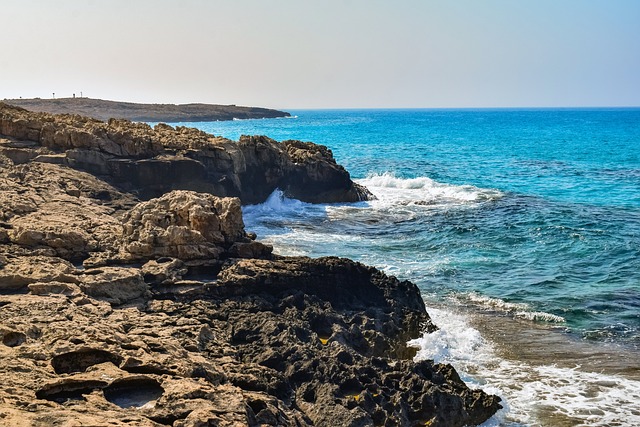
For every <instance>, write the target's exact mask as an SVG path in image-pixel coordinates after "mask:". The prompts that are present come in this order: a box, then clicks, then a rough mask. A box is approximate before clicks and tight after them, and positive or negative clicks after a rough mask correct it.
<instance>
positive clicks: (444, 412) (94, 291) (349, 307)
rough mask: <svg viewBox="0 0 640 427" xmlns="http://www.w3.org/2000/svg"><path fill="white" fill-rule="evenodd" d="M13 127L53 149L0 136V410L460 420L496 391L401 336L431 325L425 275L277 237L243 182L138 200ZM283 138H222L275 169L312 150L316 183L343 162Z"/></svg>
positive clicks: (146, 145) (304, 175)
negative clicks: (254, 211) (268, 238)
mask: <svg viewBox="0 0 640 427" xmlns="http://www.w3.org/2000/svg"><path fill="white" fill-rule="evenodd" d="M185 132H187V133H194V132H195V133H194V135H195V137H194V138H195V139H194V140H192V141H191V140H190V141H191V143H192V144H194V146H196V145H198V144H199V142H198V139H197V135H200V134H199V133H197V132H196V131H192V130H187V131H185ZM54 139H55V138H54ZM80 139H81V138H80ZM80 139H77V138H76V139H74V140H75V141H80ZM125 140H127V141H129V142H131V141H130V140H128V139H126V138H125ZM85 142H86V141H85ZM65 143H66V142H65ZM12 144H14V145H13V148H14V149H15V150H23V149H24V150H27V151H26V152H27V153H28V152H29V150H34V149H35V150H37V152H38V154H37V156H44V158H45V159H47V160H48V161H46V162H45V161H36V160H35V159H36V158H33V159H32V160H31V161H26V162H24V163H21V161H20V160H21V159H24V158H29V155H25V154H24V152H21V153H22V154H20V156H17V155H16V152H14V151H10V152H9V154H11V155H12V156H13V157H12V158H14V159H17V160H18V163H21V164H15V163H14V162H13V161H12V160H11V159H10V158H9V157H6V156H3V155H2V154H0V340H1V344H0V373H1V375H2V378H3V379H4V386H3V387H0V424H3V425H12V426H13V425H16V426H21V425H30V426H31V425H33V426H48V425H113V426H131V425H136V426H138V425H140V426H162V425H172V426H174V427H187V426H189V427H195V426H203V425H220V426H247V425H248V426H264V425H273V426H296V427H300V426H374V425H388V426H414V425H431V426H464V425H475V424H480V423H482V422H484V421H485V420H487V419H488V418H489V417H490V416H491V415H492V414H494V413H495V412H496V411H497V410H498V409H499V408H500V405H499V398H498V397H496V396H491V395H488V394H486V393H484V392H483V391H480V390H472V389H469V388H468V387H467V386H466V385H465V384H464V382H463V381H461V380H460V378H459V377H458V375H457V374H456V372H455V370H454V369H453V368H452V367H451V366H449V365H442V364H435V363H433V362H432V361H422V362H413V361H412V356H413V355H414V353H415V350H414V349H412V348H409V347H407V344H406V343H407V341H408V340H410V339H413V338H416V337H418V336H420V335H421V334H422V333H424V332H429V331H433V330H435V328H436V326H434V325H433V324H432V323H431V320H430V318H429V316H428V314H427V312H426V311H425V307H424V304H423V302H422V299H421V296H420V292H419V290H418V289H417V287H416V286H415V285H414V284H412V283H410V282H406V281H399V280H397V279H396V278H393V277H389V276H387V275H385V274H384V273H382V272H380V271H378V270H376V269H375V268H371V267H367V266H365V265H362V264H359V263H356V262H353V261H350V260H347V259H340V258H332V257H330V258H321V259H310V258H304V257H297V258H287V257H280V256H277V255H273V254H272V249H271V247H269V246H267V245H264V244H262V243H260V242H259V241H256V240H254V239H255V235H254V234H251V233H247V232H246V231H245V229H244V223H243V221H242V212H241V207H240V201H239V200H238V199H237V198H221V197H217V196H214V195H212V194H210V193H196V192H193V191H187V190H178V191H171V192H167V193H165V194H162V195H161V196H160V197H158V198H153V199H150V200H146V201H140V200H139V199H137V198H136V197H135V195H133V194H131V193H126V192H123V191H121V189H118V188H117V187H115V186H113V185H111V184H109V183H107V182H105V181H104V180H101V179H99V178H98V177H96V176H94V175H91V174H89V173H86V172H82V171H78V170H75V169H73V168H71V167H69V165H68V164H67V163H65V162H58V161H57V160H56V159H58V157H55V156H57V154H51V152H49V151H47V150H50V149H49V148H47V147H45V146H41V145H39V146H38V147H39V148H37V147H36V148H34V147H33V146H29V144H27V145H23V146H19V145H15V144H16V142H15V141H13V142H12ZM22 144H24V143H22ZM155 144H156V143H155V142H153V141H150V140H149V141H146V142H145V140H141V141H140V143H135V144H134V143H126V144H125V143H123V144H122V145H120V146H122V147H124V146H126V147H127V150H131V151H136V150H138V151H139V152H141V153H142V152H145V150H154V149H155V148H154V147H155V146H156V145H155ZM273 144H274V145H273V147H272V142H271V141H270V140H268V139H264V138H253V139H251V138H244V139H242V140H241V142H240V143H239V144H235V145H233V146H230V147H231V148H230V150H231V149H233V150H236V151H228V152H226V151H225V153H226V154H225V155H228V156H229V158H228V159H229V162H231V163H233V162H236V161H238V159H241V158H245V160H246V157H242V156H244V154H242V152H243V151H242V150H244V149H246V147H245V148H242V147H240V146H243V145H246V146H247V147H253V148H252V149H254V150H255V153H254V154H252V156H254V157H252V158H255V159H258V158H260V159H266V161H262V160H261V161H256V162H255V163H252V164H251V165H252V166H255V167H256V168H262V169H260V170H259V171H256V172H255V173H256V177H258V176H263V177H265V178H264V179H267V178H266V177H274V176H277V171H279V170H281V166H282V165H284V164H286V162H291V164H292V165H294V166H295V165H296V164H302V165H304V164H307V165H315V166H314V167H312V168H309V169H306V168H304V167H302V166H301V169H299V175H297V177H298V178H297V179H299V180H300V181H304V182H305V185H309V186H311V188H314V189H315V190H316V191H321V188H322V187H321V184H320V183H321V182H324V181H325V179H326V178H327V177H328V176H331V174H332V173H333V172H331V170H330V169H331V168H333V167H334V166H331V165H328V164H327V163H326V162H324V160H323V159H325V158H326V156H327V153H323V149H322V148H319V147H317V146H307V145H305V144H303V143H298V142H286V143H283V144H278V143H275V142H273ZM163 146H164V145H163ZM25 147H26V148H25ZM270 147H272V148H270ZM272 149H273V150H280V151H278V153H279V154H277V155H274V151H272ZM69 152H72V150H68V151H65V152H64V153H66V154H65V158H67V157H66V156H68V153H69ZM87 152H94V153H101V152H99V151H97V150H87ZM285 152H286V153H287V154H286V156H285V155H284V154H283V153H285ZM52 156H53V157H52ZM234 156H235V157H234ZM221 158H222V157H221ZM41 159H42V157H41ZM283 159H285V160H283ZM286 159H288V160H286ZM49 160H50V161H49ZM54 160H55V161H54ZM156 160H158V159H156ZM158 161H159V160H158ZM269 162H275V163H273V164H274V165H275V166H274V167H273V169H269V168H266V167H264V165H266V164H269ZM278 162H280V163H278ZM336 167H337V166H336ZM238 177H239V179H247V178H246V177H242V176H240V175H238ZM110 179H111V178H110ZM255 179H258V178H255ZM273 182H276V181H273ZM278 182H279V183H282V182H284V181H278ZM314 183H318V184H317V186H315V187H314V185H316V184H314ZM283 188H285V187H284V186H283ZM291 188H293V187H291ZM254 191H255V194H258V193H259V192H260V191H266V187H265V188H263V189H262V190H254ZM289 191H294V190H292V189H290V190H289ZM255 194H254V196H252V197H257V196H255Z"/></svg>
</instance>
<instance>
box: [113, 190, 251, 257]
mask: <svg viewBox="0 0 640 427" xmlns="http://www.w3.org/2000/svg"><path fill="white" fill-rule="evenodd" d="M123 229H124V231H123V234H124V239H123V240H124V241H123V251H124V252H125V254H126V255H125V256H128V257H130V258H132V259H153V258H160V257H173V258H179V259H182V260H191V259H207V258H218V257H219V256H220V254H222V252H223V251H224V250H225V249H226V248H228V247H229V246H231V245H232V244H233V243H234V242H235V241H237V240H242V239H246V237H245V236H246V235H245V232H244V223H243V221H242V211H241V209H240V201H239V200H238V199H232V198H219V197H216V196H212V195H210V194H202V193H195V192H192V191H173V192H171V193H168V194H165V195H164V196H162V197H160V198H157V199H152V200H149V201H148V202H143V203H140V204H139V205H137V206H136V207H134V208H133V209H132V210H131V211H130V212H129V213H128V214H127V215H126V217H125V218H124V224H123Z"/></svg>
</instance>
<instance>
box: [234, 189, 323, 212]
mask: <svg viewBox="0 0 640 427" xmlns="http://www.w3.org/2000/svg"><path fill="white" fill-rule="evenodd" d="M313 206H314V205H312V204H310V203H305V202H301V201H300V200H297V199H290V198H288V197H286V196H285V195H284V192H283V191H282V190H280V189H275V190H274V191H273V193H271V194H270V195H269V197H267V200H265V201H264V202H263V203H259V204H256V205H247V206H244V207H243V209H242V212H243V214H244V215H256V214H275V213H280V214H287V213H296V212H298V213H300V212H302V211H306V210H310V209H312V208H313Z"/></svg>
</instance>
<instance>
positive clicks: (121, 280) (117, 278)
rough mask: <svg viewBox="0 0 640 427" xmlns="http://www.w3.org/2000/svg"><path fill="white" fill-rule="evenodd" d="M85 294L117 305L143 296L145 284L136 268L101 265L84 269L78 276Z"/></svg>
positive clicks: (145, 288) (145, 291) (145, 290)
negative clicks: (100, 266)
mask: <svg viewBox="0 0 640 427" xmlns="http://www.w3.org/2000/svg"><path fill="white" fill-rule="evenodd" d="M78 278H79V280H80V289H81V290H82V291H83V292H84V293H85V294H87V295H89V296H91V297H93V298H97V299H101V300H104V301H107V302H109V303H111V304H115V305H119V304H124V303H126V302H129V301H132V300H135V299H137V298H141V297H143V296H145V295H146V294H147V292H148V287H147V284H146V283H145V281H144V278H143V277H142V273H141V271H140V270H139V269H137V268H126V267H102V268H99V269H90V270H85V271H84V274H82V275H80V276H78Z"/></svg>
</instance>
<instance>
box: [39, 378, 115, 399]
mask: <svg viewBox="0 0 640 427" xmlns="http://www.w3.org/2000/svg"><path fill="white" fill-rule="evenodd" d="M106 385H107V383H106V382H105V381H100V380H68V381H63V382H58V383H55V384H50V385H48V386H45V387H43V388H42V389H40V390H38V391H37V392H36V397H37V398H38V399H46V400H50V401H52V402H56V403H64V402H66V401H68V400H82V399H84V397H83V395H84V394H89V393H91V392H92V391H93V390H96V389H99V388H102V387H104V386H106Z"/></svg>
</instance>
